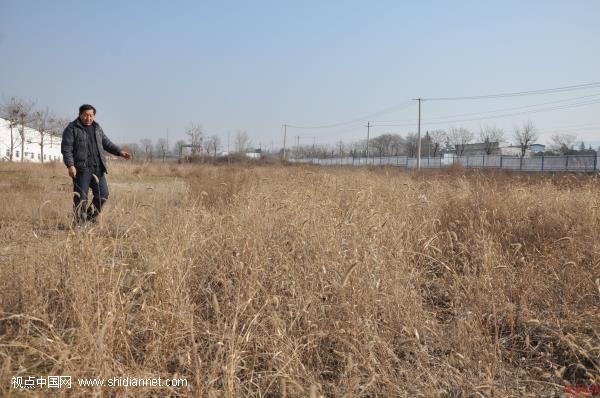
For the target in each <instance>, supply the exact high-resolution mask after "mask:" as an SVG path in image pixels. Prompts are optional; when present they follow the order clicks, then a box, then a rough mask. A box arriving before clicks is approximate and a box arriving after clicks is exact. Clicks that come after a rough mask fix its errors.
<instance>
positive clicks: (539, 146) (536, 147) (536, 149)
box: [529, 144, 546, 153]
mask: <svg viewBox="0 0 600 398" xmlns="http://www.w3.org/2000/svg"><path fill="white" fill-rule="evenodd" d="M529 150H530V151H531V152H533V153H538V152H545V151H546V145H543V144H531V145H529Z"/></svg>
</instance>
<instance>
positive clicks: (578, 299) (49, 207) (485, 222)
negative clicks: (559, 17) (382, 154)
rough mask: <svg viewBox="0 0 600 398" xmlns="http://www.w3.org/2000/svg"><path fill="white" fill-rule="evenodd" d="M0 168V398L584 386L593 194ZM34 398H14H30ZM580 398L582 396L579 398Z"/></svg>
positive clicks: (466, 184)
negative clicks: (97, 204) (74, 211)
mask: <svg viewBox="0 0 600 398" xmlns="http://www.w3.org/2000/svg"><path fill="white" fill-rule="evenodd" d="M108 181H109V187H110V189H111V197H110V199H109V201H108V203H107V207H106V209H105V212H104V214H103V218H102V220H101V221H100V223H99V225H96V226H93V227H91V228H87V229H85V230H83V231H73V230H70V229H68V228H67V229H66V230H65V229H61V228H58V226H59V225H61V224H68V223H69V220H68V215H69V211H70V204H69V201H70V196H71V193H70V192H71V185H70V184H71V183H70V180H69V179H68V178H67V177H66V170H65V168H64V167H63V166H62V165H45V166H39V165H19V164H0V203H1V205H0V311H1V312H0V364H1V368H0V395H1V396H21V395H23V394H25V393H26V392H27V391H24V390H19V389H15V388H13V387H12V386H11V378H12V377H13V376H16V375H21V376H30V375H34V376H42V375H70V376H72V377H73V380H75V378H91V377H100V378H106V379H108V378H111V377H138V378H146V377H159V376H160V377H163V378H187V379H188V380H189V385H188V387H170V388H168V387H162V388H156V387H129V388H125V387H113V388H111V387H106V386H105V387H79V386H78V385H76V382H75V381H73V387H72V388H71V389H68V390H67V389H61V390H60V391H54V392H53V391H52V390H50V389H48V388H45V389H43V390H42V389H38V390H37V394H38V395H40V396H43V395H47V394H51V393H52V394H55V395H56V394H61V395H62V394H68V395H70V396H111V397H140V396H206V397H243V396H260V397H301V396H312V397H319V396H324V397H343V396H347V397H354V396H365V397H445V398H450V397H528V396H530V397H539V396H547V397H550V396H554V394H556V396H558V394H561V393H564V392H565V388H566V387H565V386H568V385H572V386H580V388H584V387H585V386H586V385H587V386H593V385H596V386H597V385H599V384H600V207H599V206H600V179H599V178H598V177H597V176H574V175H564V176H542V175H516V174H515V175H507V174H503V173H492V172H486V173H483V172H476V171H475V172H469V173H466V172H465V171H462V170H450V171H430V172H423V173H416V172H407V171H403V170H398V169H392V168H389V169H386V168H379V169H357V168H354V169H343V168H314V167H304V166H302V167H300V166H297V167H296V166H285V167H284V166H273V165H271V166H249V165H246V166H225V165H224V166H209V165H185V166H180V165H163V164H154V165H150V166H148V165H141V164H116V165H114V166H113V167H112V169H111V172H110V174H109V176H108ZM29 392H30V393H32V392H33V391H29ZM580 396H584V395H580Z"/></svg>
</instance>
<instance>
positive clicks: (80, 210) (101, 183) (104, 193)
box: [73, 168, 108, 225]
mask: <svg viewBox="0 0 600 398" xmlns="http://www.w3.org/2000/svg"><path fill="white" fill-rule="evenodd" d="M94 175H96V177H98V180H97V181H96V178H94ZM90 188H92V192H93V194H94V199H93V201H92V205H93V206H89V207H88V202H89V200H88V191H89V189H90ZM73 192H74V194H73V211H74V216H75V222H76V223H77V224H78V225H83V224H85V222H86V220H87V221H92V222H93V221H96V218H97V217H98V215H99V214H100V212H101V211H102V206H103V205H104V202H106V200H107V199H108V184H107V183H106V176H105V175H104V170H101V169H98V168H85V169H84V168H82V169H79V168H78V169H77V174H76V175H75V178H74V179H73Z"/></svg>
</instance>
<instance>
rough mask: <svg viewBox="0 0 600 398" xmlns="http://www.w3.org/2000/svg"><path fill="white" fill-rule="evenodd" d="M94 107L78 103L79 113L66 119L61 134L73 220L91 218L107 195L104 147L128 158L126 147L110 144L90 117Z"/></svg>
mask: <svg viewBox="0 0 600 398" xmlns="http://www.w3.org/2000/svg"><path fill="white" fill-rule="evenodd" d="M95 117H96V108H94V107H93V106H91V105H87V104H86V105H81V106H80V107H79V117H78V118H77V119H76V120H74V121H72V122H71V123H69V125H68V126H67V128H66V129H65V131H64V132H63V136H62V144H61V152H62V155H63V161H64V162H65V165H66V166H67V168H68V170H69V176H70V177H71V178H72V179H73V193H74V195H73V206H74V215H75V222H76V224H77V225H79V226H81V225H84V224H85V222H86V221H92V222H95V221H96V218H97V217H98V215H99V214H100V212H101V211H102V206H103V205H104V202H106V200H107V199H108V185H107V184H106V177H105V174H106V173H107V170H108V169H107V163H106V158H105V156H104V151H107V152H109V153H111V154H113V155H115V156H121V157H123V158H125V159H131V155H130V154H129V153H128V152H127V151H123V150H121V148H119V147H118V146H117V145H115V144H113V143H112V142H111V141H110V140H109V139H108V137H107V136H106V135H104V131H103V130H102V127H100V125H99V124H98V123H96V122H95V121H94V119H95ZM90 188H92V192H93V193H94V199H93V203H92V206H89V207H88V191H89V189H90Z"/></svg>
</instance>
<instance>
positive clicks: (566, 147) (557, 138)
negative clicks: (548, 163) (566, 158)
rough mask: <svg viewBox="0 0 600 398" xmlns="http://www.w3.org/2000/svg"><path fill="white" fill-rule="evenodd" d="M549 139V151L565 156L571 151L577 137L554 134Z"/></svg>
mask: <svg viewBox="0 0 600 398" xmlns="http://www.w3.org/2000/svg"><path fill="white" fill-rule="evenodd" d="M550 139H551V140H552V145H551V149H552V150H553V151H557V152H560V153H561V154H563V155H565V154H566V153H567V152H569V151H570V150H572V149H573V146H574V145H575V142H576V141H577V136H576V135H574V134H555V135H553V136H552V137H551V138H550ZM584 149H585V147H584Z"/></svg>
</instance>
